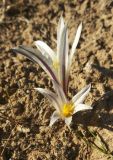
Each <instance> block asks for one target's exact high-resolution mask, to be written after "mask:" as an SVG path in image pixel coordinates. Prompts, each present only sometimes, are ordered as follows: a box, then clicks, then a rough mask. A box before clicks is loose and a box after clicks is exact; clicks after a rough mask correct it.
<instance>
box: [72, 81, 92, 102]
mask: <svg viewBox="0 0 113 160" xmlns="http://www.w3.org/2000/svg"><path fill="white" fill-rule="evenodd" d="M90 89H91V84H89V85H87V86H86V87H84V88H83V89H82V90H81V91H79V92H78V93H77V94H76V95H75V96H74V97H73V98H72V102H73V103H75V104H76V105H77V104H79V103H83V101H84V100H85V98H86V96H87V95H88V93H89V91H90Z"/></svg>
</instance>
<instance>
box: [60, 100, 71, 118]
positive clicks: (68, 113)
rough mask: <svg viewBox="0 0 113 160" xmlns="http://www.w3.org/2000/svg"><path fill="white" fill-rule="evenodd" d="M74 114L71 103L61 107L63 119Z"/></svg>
mask: <svg viewBox="0 0 113 160" xmlns="http://www.w3.org/2000/svg"><path fill="white" fill-rule="evenodd" d="M73 112H74V105H73V104H72V103H66V104H64V105H63V110H62V113H63V115H64V116H65V117H70V116H72V114H73Z"/></svg>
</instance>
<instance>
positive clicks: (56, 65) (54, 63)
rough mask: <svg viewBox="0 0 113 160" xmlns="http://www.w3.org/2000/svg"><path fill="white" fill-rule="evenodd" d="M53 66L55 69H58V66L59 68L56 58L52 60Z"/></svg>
mask: <svg viewBox="0 0 113 160" xmlns="http://www.w3.org/2000/svg"><path fill="white" fill-rule="evenodd" d="M53 67H54V68H55V69H56V70H58V68H59V62H58V60H55V61H53Z"/></svg>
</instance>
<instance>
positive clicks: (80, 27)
mask: <svg viewBox="0 0 113 160" xmlns="http://www.w3.org/2000/svg"><path fill="white" fill-rule="evenodd" d="M81 31H82V23H80V25H79V26H78V29H77V32H76V36H75V39H74V42H73V45H72V48H71V53H70V60H69V61H70V65H71V63H72V58H73V55H74V53H75V51H76V47H77V45H78V42H79V39H80V35H81Z"/></svg>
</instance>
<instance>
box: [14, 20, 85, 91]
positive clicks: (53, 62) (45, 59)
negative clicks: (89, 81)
mask: <svg viewBox="0 0 113 160" xmlns="http://www.w3.org/2000/svg"><path fill="white" fill-rule="evenodd" d="M81 30H82V23H81V24H80V25H79V27H78V29H77V33H76V36H75V39H74V42H73V45H72V48H71V51H70V54H69V53H68V52H69V47H68V31H67V25H66V24H65V23H64V20H63V18H62V17H61V18H60V21H59V24H58V28H57V53H55V52H54V51H53V50H52V49H51V48H50V47H49V46H48V45H47V44H45V43H44V42H43V41H36V42H35V45H36V47H37V49H34V48H30V47H25V46H19V47H18V48H14V49H13V51H15V52H18V53H21V54H23V55H25V56H26V57H28V58H29V59H30V60H32V61H33V62H36V63H38V64H39V65H40V66H41V67H42V68H43V69H44V70H45V72H46V73H47V74H48V75H49V76H50V77H51V78H52V79H53V80H54V81H56V82H57V83H59V84H60V85H61V86H62V88H63V90H64V92H65V94H67V89H68V78H69V70H70V66H71V63H72V58H73V55H74V53H75V51H76V47H77V44H78V41H79V38H80V34H81Z"/></svg>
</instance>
